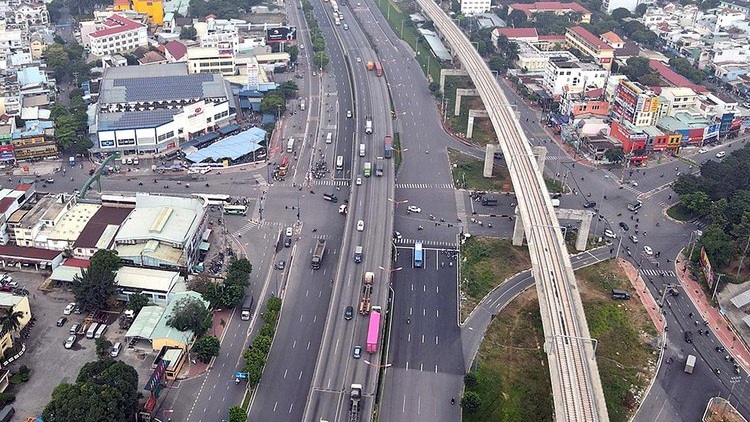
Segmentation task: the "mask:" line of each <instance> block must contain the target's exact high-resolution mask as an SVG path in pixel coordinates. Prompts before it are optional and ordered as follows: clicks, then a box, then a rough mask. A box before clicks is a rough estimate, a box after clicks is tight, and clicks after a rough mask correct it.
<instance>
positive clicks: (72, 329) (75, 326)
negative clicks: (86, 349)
mask: <svg viewBox="0 0 750 422" xmlns="http://www.w3.org/2000/svg"><path fill="white" fill-rule="evenodd" d="M80 327H81V324H73V325H71V326H70V329H69V330H68V332H69V333H70V334H75V333H77V332H78V329H79V328H80Z"/></svg>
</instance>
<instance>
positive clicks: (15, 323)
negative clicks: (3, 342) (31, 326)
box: [0, 306, 24, 335]
mask: <svg viewBox="0 0 750 422" xmlns="http://www.w3.org/2000/svg"><path fill="white" fill-rule="evenodd" d="M23 315H24V313H23V311H15V310H13V307H12V306H10V307H7V308H5V309H4V313H3V314H2V315H0V333H2V334H3V335H4V334H5V333H7V332H11V333H13V332H15V331H18V329H19V328H21V319H22V318H23Z"/></svg>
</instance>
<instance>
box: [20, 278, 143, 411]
mask: <svg viewBox="0 0 750 422" xmlns="http://www.w3.org/2000/svg"><path fill="white" fill-rule="evenodd" d="M10 275H11V276H12V277H13V280H14V281H17V282H18V284H19V285H20V286H22V287H24V288H26V289H27V290H29V292H30V295H29V301H30V306H31V313H32V315H33V316H35V317H36V319H37V321H36V323H35V325H34V327H32V328H31V330H30V332H29V337H28V338H27V339H25V340H24V341H25V342H26V353H24V355H23V356H21V357H20V358H19V359H18V360H17V361H15V362H13V363H12V364H11V365H10V366H9V367H8V369H10V371H11V373H13V372H17V371H18V368H19V367H20V366H21V365H26V366H28V367H29V369H30V370H31V374H30V379H29V381H28V382H27V383H24V384H21V385H19V386H16V387H10V388H11V389H14V390H13V391H10V390H9V392H13V393H14V394H16V401H15V402H14V403H13V406H14V407H15V409H16V414H17V415H19V416H20V417H21V418H25V417H27V416H38V415H40V414H41V412H42V410H43V409H44V406H45V405H46V404H47V402H48V401H49V399H50V396H51V394H52V390H53V389H54V388H55V387H56V386H57V385H58V384H60V383H62V382H68V383H73V382H75V379H76V377H77V376H78V371H79V370H80V369H81V367H82V366H83V365H84V364H85V363H86V362H89V361H92V360H95V359H96V346H95V345H94V340H93V339H87V338H85V336H78V341H77V343H76V344H75V345H74V346H73V348H72V349H70V350H68V349H65V348H64V346H63V345H64V343H65V340H66V339H67V338H68V336H70V333H69V329H70V327H71V326H72V325H73V324H75V323H80V322H81V321H83V319H84V317H85V315H75V314H71V315H63V310H64V309H65V306H66V305H67V304H68V303H70V302H73V301H74V300H73V293H72V292H71V291H70V290H67V289H62V288H55V289H53V290H52V291H46V292H45V291H41V290H39V286H40V285H41V283H42V282H43V281H44V276H42V275H40V274H37V273H30V272H14V273H10ZM61 316H66V317H67V318H68V320H67V322H66V323H65V324H64V325H63V326H62V327H58V326H57V325H56V322H57V320H58V318H60V317H61ZM118 316H119V315H117V314H111V315H109V320H110V321H112V322H113V324H111V325H110V326H109V327H108V328H107V332H106V337H107V339H108V340H110V341H111V342H112V343H114V342H116V341H120V342H122V343H123V349H122V352H121V353H120V355H119V357H118V358H117V359H121V360H122V361H124V362H126V363H128V364H129V365H132V366H133V367H134V368H135V369H136V370H137V371H138V375H139V383H140V384H145V382H146V380H147V377H148V376H149V375H150V369H151V362H152V361H153V359H154V358H155V356H156V354H155V353H152V352H150V350H146V351H144V350H139V349H128V348H127V347H126V345H125V342H124V335H125V330H121V329H120V328H119V325H118V324H117V317H118ZM138 346H140V347H148V344H147V343H146V342H143V341H142V342H140V343H139V345H138ZM146 352H148V353H146Z"/></svg>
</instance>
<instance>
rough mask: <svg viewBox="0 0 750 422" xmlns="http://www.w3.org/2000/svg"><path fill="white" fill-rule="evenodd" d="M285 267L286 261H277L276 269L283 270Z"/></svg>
mask: <svg viewBox="0 0 750 422" xmlns="http://www.w3.org/2000/svg"><path fill="white" fill-rule="evenodd" d="M284 268H286V261H284V260H281V261H279V262H277V263H276V269H277V270H283V269H284Z"/></svg>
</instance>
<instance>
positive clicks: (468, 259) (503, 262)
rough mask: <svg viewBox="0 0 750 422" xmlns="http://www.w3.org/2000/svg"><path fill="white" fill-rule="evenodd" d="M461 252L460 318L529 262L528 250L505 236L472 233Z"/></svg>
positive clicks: (527, 265)
mask: <svg viewBox="0 0 750 422" xmlns="http://www.w3.org/2000/svg"><path fill="white" fill-rule="evenodd" d="M461 255H462V259H463V262H462V263H461V293H462V297H461V320H462V321H463V320H464V318H465V317H467V316H468V315H469V314H470V313H471V311H472V310H473V309H474V307H476V306H477V304H478V303H479V301H481V300H482V298H484V296H486V295H487V293H489V292H490V291H492V289H494V288H495V287H496V286H498V285H499V284H500V283H502V282H503V281H505V279H507V278H508V277H510V276H512V275H513V274H516V273H517V272H519V271H522V270H523V269H525V268H529V266H530V265H531V261H530V259H529V252H528V250H527V249H526V248H525V247H519V246H513V245H512V244H511V241H510V240H508V239H497V238H483V237H471V238H469V239H467V240H466V243H465V244H464V245H463V248H462V251H461Z"/></svg>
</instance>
